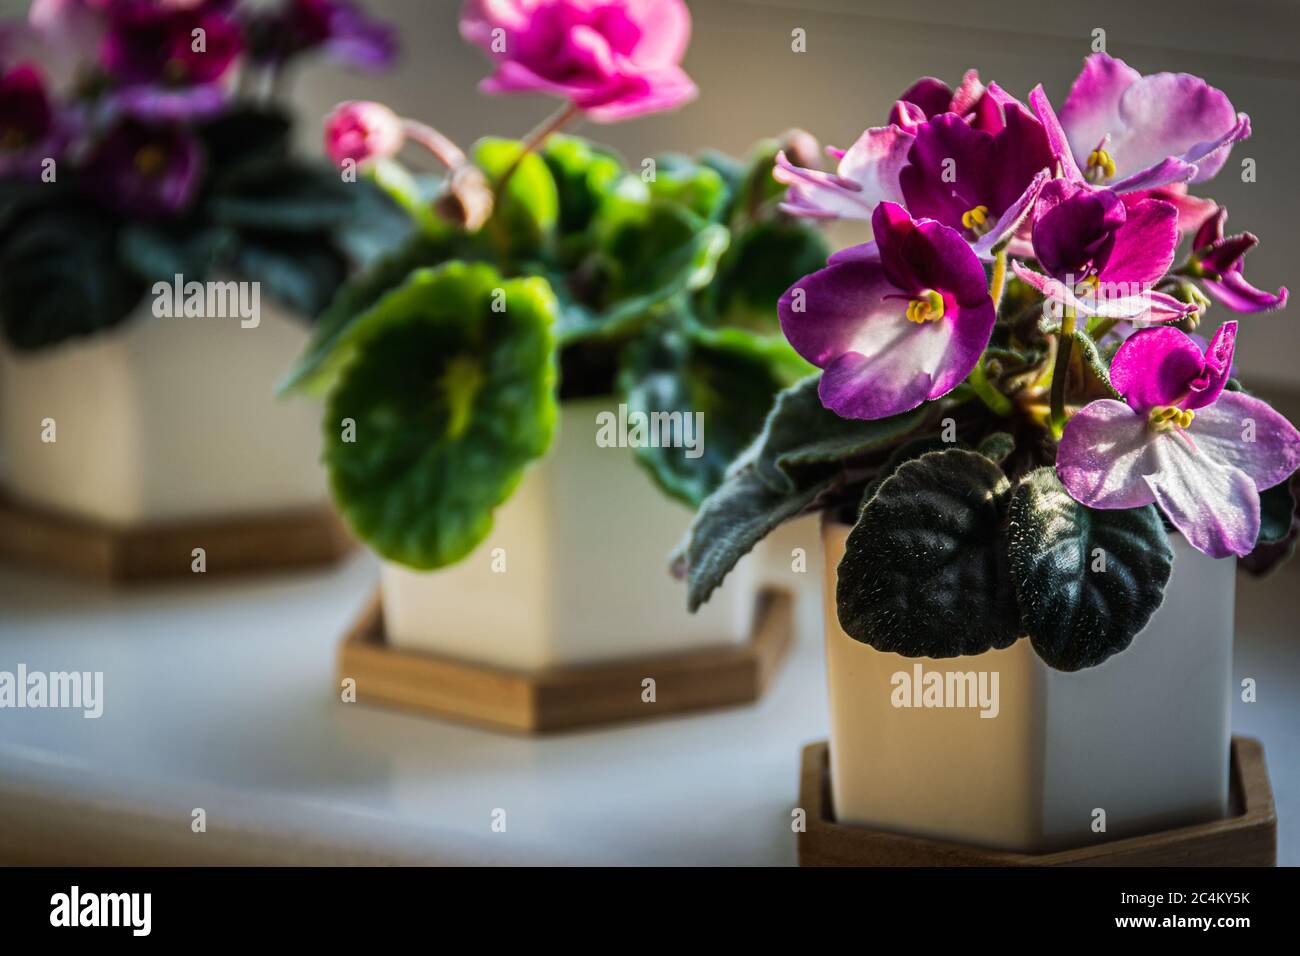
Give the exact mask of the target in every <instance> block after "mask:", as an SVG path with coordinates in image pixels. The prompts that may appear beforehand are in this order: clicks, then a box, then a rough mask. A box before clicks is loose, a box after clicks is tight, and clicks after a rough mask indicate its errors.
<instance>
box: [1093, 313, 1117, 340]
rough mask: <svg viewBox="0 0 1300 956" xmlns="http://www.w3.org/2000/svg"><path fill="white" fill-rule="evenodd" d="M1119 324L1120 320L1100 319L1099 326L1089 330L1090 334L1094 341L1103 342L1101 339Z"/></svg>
mask: <svg viewBox="0 0 1300 956" xmlns="http://www.w3.org/2000/svg"><path fill="white" fill-rule="evenodd" d="M1118 323H1119V319H1098V320H1097V324H1096V325H1094V326H1092V328H1090V329H1088V334H1089V335H1090V336H1092V338H1093V340H1094V341H1097V342H1099V341H1101V337H1102V336H1103V335H1105V334H1106V333H1107V332H1109V331H1110V330H1111V329H1113V328H1114V327H1115V326H1116V325H1117V324H1118Z"/></svg>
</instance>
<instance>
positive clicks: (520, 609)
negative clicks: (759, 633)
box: [382, 400, 755, 670]
mask: <svg viewBox="0 0 1300 956" xmlns="http://www.w3.org/2000/svg"><path fill="white" fill-rule="evenodd" d="M609 409H610V402H609V401H606V400H583V401H578V402H566V403H565V404H564V405H563V406H562V410H561V415H560V433H559V436H558V437H557V438H556V442H555V445H554V446H553V447H552V448H551V450H550V452H548V453H547V455H546V456H545V457H544V458H543V459H542V460H541V461H540V462H538V463H536V464H534V465H533V466H531V467H530V469H529V470H528V472H527V473H526V474H525V476H524V479H523V481H522V482H521V483H520V485H519V487H518V488H517V489H516V490H515V493H514V494H513V495H512V496H511V497H510V499H509V500H508V501H506V503H505V504H503V505H502V506H501V507H500V508H498V509H497V511H496V514H495V517H494V522H493V528H492V531H491V533H490V534H489V535H488V537H487V539H486V540H484V541H483V542H482V543H481V544H480V545H479V546H478V547H477V548H476V549H475V550H474V551H473V552H472V553H471V554H469V555H468V556H467V557H466V558H465V559H464V560H463V561H461V562H459V563H458V564H455V565H452V566H450V567H447V568H442V569H439V570H437V571H432V572H425V571H414V570H411V569H409V568H406V567H404V566H401V565H397V564H392V563H387V564H385V565H384V568H383V574H382V600H383V612H384V628H385V631H386V634H387V639H388V641H389V642H390V643H391V644H392V645H394V646H395V647H398V648H405V649H410V650H418V651H424V652H428V653H433V654H439V655H443V656H448V657H453V658H459V659H462V660H467V661H472V662H475V663H480V664H485V665H491V666H497V667H505V668H514V669H520V670H537V669H543V668H548V667H567V666H575V665H583V664H594V663H604V662H609V661H615V660H621V659H636V658H641V657H647V656H650V655H655V654H669V653H674V652H680V651H689V650H695V649H704V648H710V647H718V646H725V645H732V644H739V643H743V642H745V641H747V640H749V638H750V627H751V623H752V620H753V614H754V604H755V590H754V585H753V582H754V566H753V562H752V561H749V560H746V561H743V562H742V563H741V565H740V566H739V567H738V568H737V570H736V571H735V572H733V574H732V576H731V577H730V578H728V581H727V584H726V586H725V587H723V588H722V589H721V590H720V591H719V592H718V593H717V594H715V595H714V597H713V599H712V600H711V601H710V602H709V603H708V604H707V605H705V607H703V608H701V609H700V611H699V613H697V614H689V613H687V611H686V591H685V586H684V585H683V584H682V582H680V581H676V580H674V579H673V578H672V577H670V576H669V574H668V571H667V567H668V554H669V552H670V551H671V550H672V548H673V546H674V545H676V544H677V542H678V541H679V540H680V538H681V536H682V534H683V533H684V532H685V531H686V528H687V526H688V525H689V524H690V520H691V512H690V510H689V509H688V508H686V507H685V506H683V505H681V504H679V503H677V502H674V501H671V500H669V499H668V498H667V497H666V496H665V495H664V494H663V493H662V492H660V491H659V489H658V488H657V487H655V485H654V484H653V483H652V482H651V479H650V477H649V475H647V474H646V473H645V471H644V470H643V469H642V468H641V467H640V466H639V465H638V464H637V463H636V461H635V459H634V451H633V450H632V449H630V448H602V447H600V446H598V445H597V444H596V431H597V426H596V415H597V413H598V412H600V411H603V410H609Z"/></svg>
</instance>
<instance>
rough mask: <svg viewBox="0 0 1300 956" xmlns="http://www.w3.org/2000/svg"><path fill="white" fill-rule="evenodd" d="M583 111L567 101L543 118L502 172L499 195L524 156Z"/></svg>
mask: <svg viewBox="0 0 1300 956" xmlns="http://www.w3.org/2000/svg"><path fill="white" fill-rule="evenodd" d="M581 112H582V110H580V109H579V108H578V107H577V106H575V105H574V104H573V103H565V104H564V105H563V106H561V107H560V108H559V109H558V110H556V111H555V112H554V113H552V114H551V115H550V116H548V117H547V118H546V119H545V120H543V121H542V124H541V125H540V126H538V127H537V128H536V129H534V130H533V131H532V132H531V133H529V134H528V135H527V136H525V137H524V148H523V149H521V150H520V151H519V155H518V156H516V157H515V161H514V162H513V163H511V164H510V166H509V167H508V168H507V169H506V171H505V173H503V174H502V176H501V179H500V180H498V181H497V184H496V194H497V196H500V195H501V194H502V193H503V192H505V188H506V186H507V185H508V184H509V183H510V179H511V177H513V176H514V174H515V170H517V169H518V168H519V164H520V163H522V162H523V161H524V157H525V156H527V155H528V154H529V153H531V152H533V151H534V150H536V149H538V148H539V147H540V146H541V145H542V144H543V143H545V142H546V141H547V140H548V139H549V138H550V136H551V134H552V133H557V132H559V131H560V130H561V129H563V128H564V127H565V126H566V125H568V124H569V122H570V121H572V120H573V119H574V117H576V116H578V115H579V114H580V113H581Z"/></svg>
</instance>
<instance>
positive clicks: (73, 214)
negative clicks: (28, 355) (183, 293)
mask: <svg viewBox="0 0 1300 956" xmlns="http://www.w3.org/2000/svg"><path fill="white" fill-rule="evenodd" d="M145 288H146V286H145V283H144V281H143V280H141V279H140V278H139V277H138V276H137V275H136V274H135V273H134V272H133V271H132V270H131V269H129V268H127V267H126V266H125V265H123V264H122V263H121V262H120V260H119V259H118V223H117V222H116V221H115V220H113V219H112V218H110V217H108V216H107V215H105V214H103V213H100V212H98V211H96V210H95V209H94V208H93V207H91V206H89V205H87V204H82V205H81V206H80V207H70V206H57V207H50V208H41V209H40V210H37V211H35V212H32V213H30V214H27V215H24V216H23V217H22V219H21V222H20V223H19V224H18V225H17V227H15V228H14V229H13V230H12V231H10V232H9V233H8V234H7V235H6V237H5V241H4V242H3V244H0V322H2V323H3V326H4V332H5V336H6V338H7V339H8V340H9V343H10V344H11V345H12V346H13V347H14V348H16V349H37V348H43V347H48V346H52V345H55V344H57V343H59V342H62V341H65V340H66V339H69V338H73V337H76V336H81V335H87V334H89V333H92V332H98V331H100V330H102V329H106V328H109V327H111V326H114V325H116V324H117V323H119V322H121V321H122V320H123V319H125V318H126V317H127V316H128V315H130V314H131V312H132V311H133V310H134V309H135V307H136V305H137V304H138V303H139V302H140V299H141V297H142V296H143V295H144V292H145Z"/></svg>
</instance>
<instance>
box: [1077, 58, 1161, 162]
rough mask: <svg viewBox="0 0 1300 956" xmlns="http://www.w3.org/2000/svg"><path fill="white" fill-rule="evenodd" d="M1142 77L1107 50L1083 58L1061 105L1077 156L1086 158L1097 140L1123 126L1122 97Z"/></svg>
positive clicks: (1098, 141)
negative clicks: (1080, 68)
mask: <svg viewBox="0 0 1300 956" xmlns="http://www.w3.org/2000/svg"><path fill="white" fill-rule="evenodd" d="M1140 79H1142V74H1141V73H1139V72H1138V71H1137V70H1135V69H1133V68H1132V67H1130V66H1129V65H1128V64H1127V63H1125V62H1124V61H1123V60H1117V59H1115V58H1114V57H1112V56H1109V55H1108V54H1105V53H1094V54H1092V55H1091V56H1089V57H1087V58H1086V59H1085V60H1084V61H1083V69H1082V70H1081V71H1080V73H1079V75H1078V77H1076V78H1075V81H1074V84H1073V85H1072V86H1071V87H1070V93H1069V95H1068V96H1066V98H1065V103H1064V104H1062V106H1061V125H1062V127H1064V129H1065V133H1066V135H1067V136H1068V137H1069V141H1070V150H1071V152H1072V153H1073V154H1074V156H1075V158H1076V159H1078V158H1079V157H1081V156H1082V157H1087V155H1088V154H1089V153H1090V152H1091V151H1092V150H1093V149H1095V148H1096V146H1097V144H1098V143H1100V142H1101V141H1102V140H1104V139H1105V138H1106V137H1107V136H1108V135H1112V134H1114V133H1115V132H1116V131H1117V130H1119V129H1121V128H1122V125H1123V123H1122V121H1121V119H1120V99H1121V97H1123V95H1124V92H1125V90H1127V89H1128V88H1129V87H1130V86H1132V85H1133V84H1134V83H1136V82H1137V81H1138V80H1140ZM1164 155H1168V154H1167V153H1166V154H1164ZM1157 158H1158V159H1159V158H1163V156H1161V157H1157ZM1139 168H1141V167H1139V166H1134V167H1133V169H1134V170H1136V169H1139Z"/></svg>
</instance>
